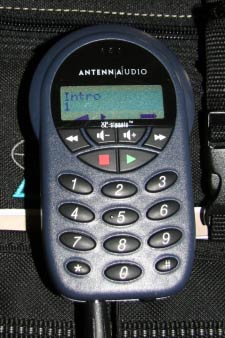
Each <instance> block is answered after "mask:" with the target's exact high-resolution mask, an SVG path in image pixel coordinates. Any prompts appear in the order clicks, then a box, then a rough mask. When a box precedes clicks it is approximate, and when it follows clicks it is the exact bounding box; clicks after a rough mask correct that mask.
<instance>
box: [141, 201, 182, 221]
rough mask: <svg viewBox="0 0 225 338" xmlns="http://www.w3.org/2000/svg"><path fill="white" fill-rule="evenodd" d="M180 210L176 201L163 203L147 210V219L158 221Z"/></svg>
mask: <svg viewBox="0 0 225 338" xmlns="http://www.w3.org/2000/svg"><path fill="white" fill-rule="evenodd" d="M179 209H180V204H179V203H178V202H176V201H171V200H169V201H163V202H160V203H158V204H156V205H154V206H153V207H151V208H150V209H149V211H148V212H147V217H148V218H149V219H152V220H160V219H165V218H168V217H170V216H172V215H174V214H175V213H176V212H177V211H178V210H179Z"/></svg>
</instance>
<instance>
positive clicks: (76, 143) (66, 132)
mask: <svg viewBox="0 0 225 338" xmlns="http://www.w3.org/2000/svg"><path fill="white" fill-rule="evenodd" d="M58 132H59V135H60V136H61V139H62V141H63V142H64V143H65V145H66V146H67V147H68V148H69V150H70V151H72V152H74V151H78V150H80V149H84V148H87V147H89V144H88V143H87V142H86V141H85V139H84V137H83V136H82V134H81V132H80V130H79V129H58Z"/></svg>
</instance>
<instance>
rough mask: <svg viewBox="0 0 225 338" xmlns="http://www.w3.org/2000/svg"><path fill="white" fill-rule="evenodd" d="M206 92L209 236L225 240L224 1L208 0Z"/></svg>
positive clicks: (212, 238)
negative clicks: (209, 193) (213, 0)
mask: <svg viewBox="0 0 225 338" xmlns="http://www.w3.org/2000/svg"><path fill="white" fill-rule="evenodd" d="M207 17H208V20H209V21H208V23H207V26H206V65H207V69H206V76H207V79H206V81H207V82H206V93H207V109H208V112H209V117H208V126H209V127H208V145H209V147H208V158H207V160H208V164H207V166H208V167H210V177H209V182H210V187H209V190H210V192H211V197H212V201H211V202H210V206H209V208H208V210H207V221H208V222H209V225H210V231H209V233H210V239H211V240H217V241H225V181H224V177H225V165H224V162H225V158H224V155H225V3H224V1H223V2H222V1H221V2H218V1H217V2H212V1H211V0H210V1H208V13H207Z"/></svg>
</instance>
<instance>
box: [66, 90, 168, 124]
mask: <svg viewBox="0 0 225 338" xmlns="http://www.w3.org/2000/svg"><path fill="white" fill-rule="evenodd" d="M60 104H61V120H62V121H74V120H128V119H129V120H138V119H163V118H164V115H165V114H164V106H163V92H162V86H160V85H108V86H67V87H61V88H60Z"/></svg>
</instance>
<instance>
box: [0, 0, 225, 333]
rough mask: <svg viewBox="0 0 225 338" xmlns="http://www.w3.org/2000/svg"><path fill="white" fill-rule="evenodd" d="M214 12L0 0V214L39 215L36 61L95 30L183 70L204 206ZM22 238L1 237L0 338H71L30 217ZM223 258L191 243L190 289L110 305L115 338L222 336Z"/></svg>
mask: <svg viewBox="0 0 225 338" xmlns="http://www.w3.org/2000/svg"><path fill="white" fill-rule="evenodd" d="M219 8H221V3H220V2H218V1H208V2H207V3H205V2H204V3H202V1H197V0H184V1H179V0H167V1H163V0H159V1H143V0H140V1H136V0H134V1H127V0H123V1H116V0H114V1H111V2H108V1H106V0H101V1H98V2H97V1H94V2H93V1H90V0H85V1H70V0H68V1H64V0H63V1H56V0H53V1H50V0H47V1H42V0H37V1H35V2H34V1H28V0H18V1H16V2H15V1H11V0H6V1H0V36H1V39H0V114H1V123H0V153H1V162H0V163H1V165H0V187H1V190H0V208H2V209H4V208H6V209H9V208H26V209H30V208H39V206H40V201H39V159H38V143H37V140H36V139H35V137H34V136H33V132H32V129H31V125H30V121H29V113H28V93H29V85H30V81H31V78H32V75H33V73H34V70H35V68H36V66H37V64H38V62H39V60H40V59H41V58H42V56H43V55H44V53H45V52H46V51H47V50H48V49H49V48H50V47H51V46H52V45H53V44H54V43H55V42H56V41H57V40H58V39H60V38H61V37H62V36H64V35H65V34H67V33H68V32H70V31H74V30H77V29H79V28H81V27H84V26H90V25H94V24H100V23H117V24H126V25H130V26H133V27H136V28H138V29H141V30H144V31H146V32H148V33H150V34H152V35H153V36H155V37H157V38H159V39H161V40H162V41H163V42H164V43H165V44H166V45H167V46H168V47H169V48H170V49H171V50H172V51H173V52H174V53H175V54H176V55H177V57H178V58H179V59H180V61H181V63H182V64H183V65H184V68H185V69H186V71H187V73H188V75H189V77H190V79H191V82H192V86H193V90H194V94H195V107H196V115H195V122H194V127H193V132H192V135H191V139H190V142H191V156H192V173H193V190H194V201H195V205H198V206H200V205H204V203H205V201H206V200H207V194H206V193H207V189H206V186H207V180H208V177H207V175H206V172H207V168H206V163H205V161H203V158H202V157H203V153H202V148H203V144H204V142H205V127H204V126H205V124H206V121H207V112H208V111H212V110H213V109H222V108H223V104H224V100H223V98H224V97H223V95H224V91H223V85H221V87H220V88H219V89H218V87H217V85H215V84H212V82H211V80H210V76H211V77H213V79H214V82H216V81H217V78H216V75H214V74H217V67H218V66H217V61H218V60H219V62H220V64H221V66H219V68H218V74H220V72H222V71H224V70H223V63H224V60H223V58H219V59H218V60H217V59H215V58H214V57H212V55H211V54H210V53H211V48H212V47H211V44H215V46H216V47H213V48H218V44H219V47H220V48H225V47H224V46H225V42H224V41H223V39H222V36H223V34H224V30H225V28H223V14H222V13H223V12H222V10H220V9H219ZM221 20H222V21H221ZM218 24H219V27H220V36H221V39H220V40H219V41H220V42H219V43H218V44H216V42H215V37H216V38H217V36H218V35H216V36H215V34H213V33H212V32H213V29H214V28H215V25H216V27H218ZM212 26H213V27H214V28H213V29H212ZM222 46H223V47H222ZM222 50H223V49H222ZM206 51H207V53H206ZM206 65H207V67H206ZM211 74H212V75H211ZM221 79H222V77H221ZM223 81H224V77H223ZM209 84H210V85H209ZM207 95H208V97H209V99H208V102H210V105H209V106H208V108H207V105H206V104H208V103H207V100H206V96H207ZM209 100H210V101H209ZM220 101H221V102H222V104H221V105H220V104H219V102H220ZM24 180H25V181H24ZM24 182H25V183H24ZM223 224H224V223H223V222H222V226H223ZM224 225H225V224H224ZM27 229H28V230H27V232H26V233H23V232H10V231H1V232H0V260H1V270H0V336H1V337H78V338H79V336H80V334H79V332H78V330H79V328H78V327H79V326H80V325H82V324H84V325H85V320H84V318H83V317H82V306H80V305H75V306H74V305H73V304H72V303H71V302H70V301H68V300H65V299H63V298H62V297H60V296H58V295H57V294H55V292H54V289H53V288H52V286H51V285H50V282H49V280H48V275H47V272H46V268H45V263H44V257H43V255H42V247H41V237H40V229H37V228H36V227H35V226H34V225H33V224H32V221H31V220H30V219H29V218H28V219H27ZM224 250H225V245H224V243H223V242H221V243H218V242H216V241H215V242H210V243H208V242H205V243H203V242H200V241H199V242H198V243H197V249H196V259H195V265H194V269H193V273H192V277H191V280H190V282H189V283H188V284H187V286H186V288H185V289H184V290H183V291H182V292H181V293H179V294H178V295H177V296H175V297H171V298H169V299H162V300H154V301H148V302H141V301H140V302H121V303H118V304H116V306H115V305H113V306H112V310H113V311H112V317H113V322H114V326H115V329H114V330H115V337H117V338H119V337H121V338H125V337H126V338H131V337H132V338H134V337H138V338H142V337H157V338H160V337H168V338H170V337H173V338H177V337H187V338H188V337H223V336H224V335H225V328H224V314H225V308H224V297H225V294H224V287H223V286H224V283H225V278H224V276H225V271H224V269H225V268H224V255H225V254H224Z"/></svg>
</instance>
